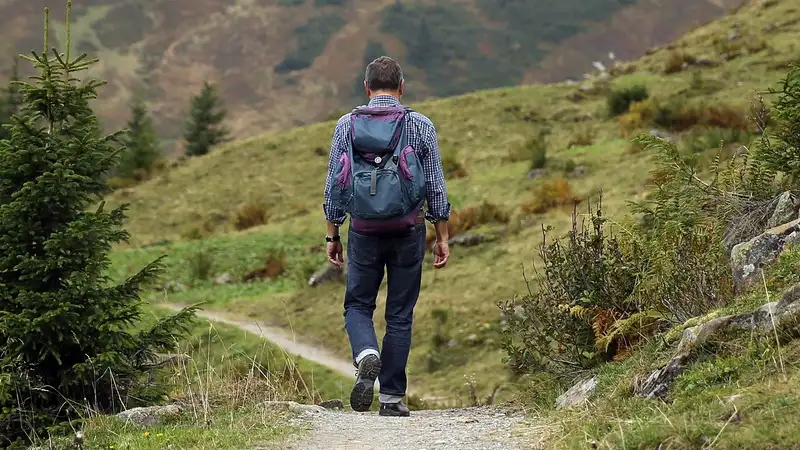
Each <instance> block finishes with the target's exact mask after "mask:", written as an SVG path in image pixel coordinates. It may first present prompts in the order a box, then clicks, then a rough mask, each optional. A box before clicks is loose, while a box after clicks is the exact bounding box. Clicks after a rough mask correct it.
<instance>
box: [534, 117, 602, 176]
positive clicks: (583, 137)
mask: <svg viewBox="0 0 800 450" xmlns="http://www.w3.org/2000/svg"><path fill="white" fill-rule="evenodd" d="M595 137H596V133H595V131H594V130H593V129H592V128H590V127H580V128H579V129H578V131H576V132H575V134H573V135H572V138H570V140H569V143H567V147H568V148H572V147H587V146H589V145H592V144H594V140H595ZM534 168H535V167H534Z"/></svg>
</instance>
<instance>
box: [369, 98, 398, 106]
mask: <svg viewBox="0 0 800 450" xmlns="http://www.w3.org/2000/svg"><path fill="white" fill-rule="evenodd" d="M398 105H400V100H398V99H397V98H396V97H392V96H391V95H376V96H375V97H372V98H371V99H370V100H369V105H368V106H369V107H370V108H373V107H376V106H377V107H391V106H398Z"/></svg>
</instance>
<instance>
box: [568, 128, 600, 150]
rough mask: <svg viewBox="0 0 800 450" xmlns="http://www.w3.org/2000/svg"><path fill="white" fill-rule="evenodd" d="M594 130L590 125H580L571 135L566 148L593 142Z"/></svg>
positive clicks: (583, 145)
mask: <svg viewBox="0 0 800 450" xmlns="http://www.w3.org/2000/svg"><path fill="white" fill-rule="evenodd" d="M594 139H595V132H594V130H593V129H592V128H590V127H581V128H579V129H578V131H577V132H576V133H575V134H574V135H572V138H571V139H570V140H569V143H568V144H567V147H568V148H572V147H585V146H588V145H592V144H594Z"/></svg>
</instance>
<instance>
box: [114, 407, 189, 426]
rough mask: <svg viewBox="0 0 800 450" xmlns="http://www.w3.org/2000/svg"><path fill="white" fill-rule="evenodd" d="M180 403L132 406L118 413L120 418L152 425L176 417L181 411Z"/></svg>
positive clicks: (143, 424) (141, 424)
mask: <svg viewBox="0 0 800 450" xmlns="http://www.w3.org/2000/svg"><path fill="white" fill-rule="evenodd" d="M181 411H182V410H181V408H180V406H178V405H164V406H147V407H139V408H131V409H128V410H125V411H122V412H121V413H119V414H117V417H119V418H120V419H122V420H124V421H127V422H130V423H132V424H134V425H136V426H140V427H152V426H155V425H159V424H162V423H164V422H165V421H166V420H169V419H174V418H176V417H178V416H179V415H180V413H181Z"/></svg>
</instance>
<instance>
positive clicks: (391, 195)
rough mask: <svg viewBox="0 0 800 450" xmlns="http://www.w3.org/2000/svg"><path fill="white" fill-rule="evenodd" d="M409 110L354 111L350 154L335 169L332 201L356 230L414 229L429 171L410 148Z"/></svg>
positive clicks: (423, 197) (368, 109) (423, 198)
mask: <svg viewBox="0 0 800 450" xmlns="http://www.w3.org/2000/svg"><path fill="white" fill-rule="evenodd" d="M411 111H412V109H411V108H408V107H404V106H395V107H375V108H369V107H359V108H356V109H354V110H353V111H352V112H351V113H350V125H351V127H350V136H349V139H348V148H347V152H345V153H343V154H342V156H341V157H340V158H339V161H338V163H337V166H336V167H335V169H334V179H333V184H334V185H333V186H332V189H331V194H332V195H331V199H332V201H333V203H334V204H336V205H337V206H339V207H340V208H342V209H343V210H344V211H345V212H346V213H347V214H349V215H350V226H351V228H353V229H354V230H355V231H362V232H368V233H379V232H384V231H399V230H403V229H409V228H411V227H413V226H414V225H415V224H417V223H418V221H417V218H418V217H419V215H420V211H421V210H422V205H423V203H424V201H425V173H424V172H423V168H422V161H421V160H420V158H419V156H418V155H417V152H416V151H414V148H413V147H411V146H409V145H408V137H407V131H406V123H407V120H406V116H407V115H408V114H409V113H410V112H411Z"/></svg>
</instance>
